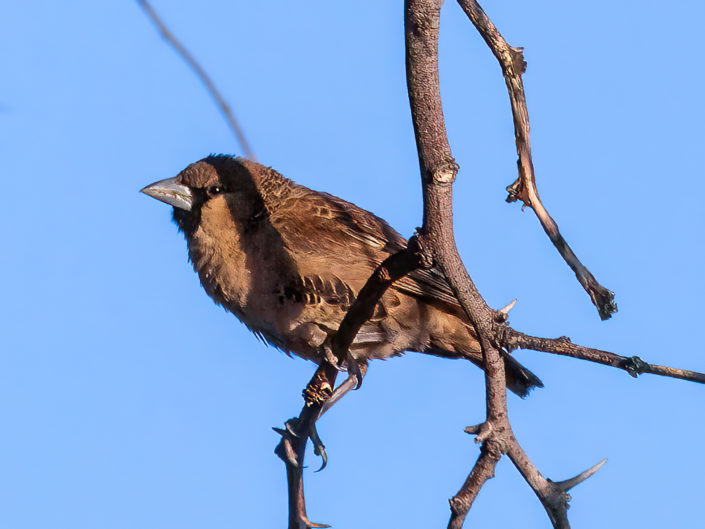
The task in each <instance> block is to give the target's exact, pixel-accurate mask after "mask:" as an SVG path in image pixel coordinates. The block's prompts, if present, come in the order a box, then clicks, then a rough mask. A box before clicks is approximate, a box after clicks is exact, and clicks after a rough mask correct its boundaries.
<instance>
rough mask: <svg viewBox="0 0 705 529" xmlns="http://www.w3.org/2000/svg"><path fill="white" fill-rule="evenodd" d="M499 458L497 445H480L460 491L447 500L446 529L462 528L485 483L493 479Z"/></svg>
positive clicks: (500, 451)
mask: <svg viewBox="0 0 705 529" xmlns="http://www.w3.org/2000/svg"><path fill="white" fill-rule="evenodd" d="M501 458H502V450H501V449H500V447H499V444H498V443H496V442H487V443H483V444H482V447H481V448H480V456H479V457H478V458H477V461H476V462H475V465H474V466H473V468H472V471H471V472H470V474H469V475H468V477H467V478H466V479H465V483H463V486H462V487H461V488H460V491H458V493H457V494H456V495H455V496H453V497H452V498H451V499H450V500H448V502H449V503H450V512H451V515H450V520H449V521H448V529H461V528H462V527H463V523H465V518H466V517H467V514H468V512H469V511H470V507H472V504H473V503H474V502H475V499H476V498H477V495H478V494H479V493H480V489H481V488H482V486H483V485H484V484H485V482H486V481H487V480H488V479H492V478H493V477H494V470H495V467H496V466H497V463H498V462H499V460H500V459H501Z"/></svg>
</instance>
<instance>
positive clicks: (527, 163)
mask: <svg viewBox="0 0 705 529" xmlns="http://www.w3.org/2000/svg"><path fill="white" fill-rule="evenodd" d="M458 4H460V6H461V7H462V8H463V11H465V13H466V14H467V15H468V17H469V18H470V20H471V21H472V23H473V24H474V26H475V28H477V31H479V32H480V35H482V38H483V39H484V40H485V42H486V43H487V45H488V46H489V48H490V50H492V53H493V54H494V56H495V57H496V58H497V61H499V64H500V66H501V67H502V74H503V75H504V80H505V82H506V84H507V90H508V91H509V99H510V101H511V104H512V116H513V118H514V136H515V138H516V146H517V154H518V155H519V159H518V160H517V166H518V169H519V177H518V178H517V179H516V181H515V182H514V183H513V184H512V185H510V186H509V187H507V191H508V192H509V196H508V197H507V202H514V201H516V200H521V201H522V202H523V203H524V205H525V206H529V207H530V208H531V209H532V210H533V211H534V213H535V214H536V216H537V217H538V219H539V222H540V223H541V226H542V227H543V229H544V231H545V232H546V234H547V235H548V237H549V239H551V242H552V243H553V245H554V246H555V247H556V249H557V250H558V252H559V253H560V254H561V256H562V257H563V259H564V260H565V262H566V263H568V266H570V268H571V269H572V270H573V272H575V276H576V277H577V278H578V281H579V282H580V284H581V285H582V286H583V288H584V289H585V290H586V291H587V293H588V294H589V295H590V299H591V300H592V302H593V304H594V305H595V307H597V311H598V312H599V314H600V318H602V319H603V320H606V319H608V318H610V317H611V316H612V314H613V313H614V312H617V304H616V303H615V302H614V293H613V292H612V291H610V290H608V289H606V288H605V287H603V286H602V285H601V284H600V283H599V282H598V281H597V279H595V277H594V276H593V275H592V274H591V273H590V271H589V270H588V269H587V268H586V267H585V266H584V265H583V264H582V263H581V262H580V259H578V256H577V255H575V253H574V252H573V250H572V249H571V248H570V246H569V245H568V243H567V242H566V240H565V239H564V238H563V235H561V232H560V230H559V229H558V224H556V222H555V221H554V220H553V218H551V215H549V214H548V211H546V208H545V207H544V205H543V203H542V202H541V199H540V198H539V192H538V190H537V188H536V176H535V174H534V163H533V160H532V156H531V142H530V140H529V135H530V127H529V111H528V109H527V107H526V95H525V91H524V82H523V81H522V78H521V76H522V74H523V73H524V71H525V70H526V61H525V60H524V53H523V48H515V47H513V46H510V45H509V44H507V41H506V40H504V37H502V35H501V34H500V33H499V31H498V30H497V28H496V27H495V25H494V24H493V23H492V21H491V20H490V19H489V17H488V16H487V15H486V14H485V12H484V11H483V10H482V7H480V4H478V3H477V2H476V1H475V0H458Z"/></svg>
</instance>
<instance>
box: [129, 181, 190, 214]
mask: <svg viewBox="0 0 705 529" xmlns="http://www.w3.org/2000/svg"><path fill="white" fill-rule="evenodd" d="M140 193H144V194H145V195H149V196H150V197H152V198H156V199H157V200H161V201H162V202H166V203H167V204H169V205H171V206H174V207H175V208H179V209H185V210H186V211H191V207H192V206H193V193H192V192H191V189H190V188H189V187H187V186H185V185H183V184H180V183H178V182H177V181H176V178H167V179H166V180H160V181H159V182H154V183H153V184H150V185H148V186H147V187H144V188H142V189H140Z"/></svg>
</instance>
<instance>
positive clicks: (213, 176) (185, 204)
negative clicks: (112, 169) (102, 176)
mask: <svg viewBox="0 0 705 529" xmlns="http://www.w3.org/2000/svg"><path fill="white" fill-rule="evenodd" d="M269 172H272V171H271V169H269V168H267V167H264V166H262V165H260V164H257V163H255V162H251V161H248V160H243V159H241V158H236V157H233V156H226V155H211V156H208V157H207V158H203V159H202V160H199V161H198V162H195V163H192V164H191V165H189V166H188V167H186V169H184V170H183V171H181V172H180V173H179V174H178V175H177V176H175V177H173V178H167V179H165V180H160V181H159V182H155V183H153V184H150V185H148V186H146V187H145V188H143V189H142V190H141V192H142V193H144V194H146V195H149V196H150V197H152V198H156V199H157V200H160V201H162V202H165V203H167V204H169V205H171V206H173V207H174V220H175V221H176V223H177V224H178V226H179V228H180V229H181V230H182V231H183V232H184V233H185V234H186V236H187V237H188V236H189V235H191V234H192V233H193V232H194V230H195V229H196V228H198V227H199V225H200V226H203V225H204V224H211V225H222V224H223V223H224V222H227V223H235V224H236V225H240V226H241V225H242V223H243V222H246V221H247V219H250V218H252V217H253V216H255V215H257V214H258V213H259V212H261V211H263V209H264V206H263V200H262V197H261V194H260V190H259V184H260V182H261V181H262V179H263V178H265V177H267V176H268V173H269ZM214 227H215V226H214Z"/></svg>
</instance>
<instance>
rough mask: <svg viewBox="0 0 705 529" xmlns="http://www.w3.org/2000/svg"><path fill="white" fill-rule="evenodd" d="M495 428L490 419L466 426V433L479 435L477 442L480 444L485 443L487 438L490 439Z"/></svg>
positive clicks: (476, 438)
mask: <svg viewBox="0 0 705 529" xmlns="http://www.w3.org/2000/svg"><path fill="white" fill-rule="evenodd" d="M493 430H494V427H493V426H492V423H491V422H489V421H485V422H483V423H480V424H475V425H473V426H466V427H465V433H467V434H470V435H476V436H477V437H475V442H476V443H478V444H480V443H484V442H485V441H486V440H487V439H489V438H490V436H491V435H492V432H493Z"/></svg>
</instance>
